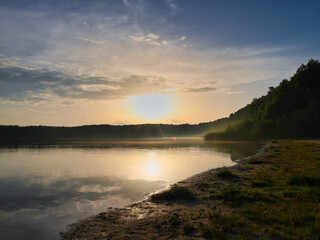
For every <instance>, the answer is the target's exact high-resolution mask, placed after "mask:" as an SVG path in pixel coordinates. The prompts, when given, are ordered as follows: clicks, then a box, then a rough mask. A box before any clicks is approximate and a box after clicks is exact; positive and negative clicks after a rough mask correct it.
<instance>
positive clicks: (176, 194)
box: [151, 185, 196, 202]
mask: <svg viewBox="0 0 320 240" xmlns="http://www.w3.org/2000/svg"><path fill="white" fill-rule="evenodd" d="M194 199H196V196H195V194H194V193H193V192H192V191H191V190H190V189H188V188H186V187H181V186H177V185H173V186H172V187H171V188H170V189H169V190H167V191H164V192H161V193H157V194H153V195H152V196H151V200H152V201H155V202H159V201H176V200H194Z"/></svg>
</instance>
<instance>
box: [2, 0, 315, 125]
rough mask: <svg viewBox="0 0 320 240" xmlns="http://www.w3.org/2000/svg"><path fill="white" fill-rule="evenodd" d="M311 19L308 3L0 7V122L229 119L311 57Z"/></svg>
mask: <svg viewBox="0 0 320 240" xmlns="http://www.w3.org/2000/svg"><path fill="white" fill-rule="evenodd" d="M319 10H320V3H319V2H317V1H309V2H308V3H307V4H306V3H302V2H300V1H281V2H280V3H279V2H277V1H268V2H255V1H248V2H246V3H245V4H244V3H239V2H238V1H230V2H223V3H222V2H215V1H201V2H194V1H179V0H160V1H145V0H122V1H115V0H108V1H102V0H95V1H90V2H86V1H81V0H72V1H68V2H66V1H63V0H58V1H51V0H41V1H40V0H39V1H31V0H30V1H29V0H27V1H15V2H12V1H2V2H1V3H0V22H1V24H0V30H1V32H2V34H1V37H0V116H1V117H0V125H18V126H38V125H42V126H83V125H103V124H106V125H116V126H121V125H140V124H174V125H180V124H191V125H193V124H199V123H207V122H212V121H215V120H218V119H221V118H225V117H228V116H229V115H230V114H231V113H234V112H235V111H237V110H238V109H240V108H242V107H245V106H246V105H247V104H249V103H251V101H252V100H253V99H254V98H259V97H261V96H263V95H265V94H266V93H267V92H268V87H271V86H273V87H276V86H278V85H279V83H280V82H281V81H282V80H283V79H289V78H290V77H291V76H292V75H293V74H294V73H295V70H296V69H297V68H298V67H299V66H300V65H301V64H302V63H306V62H307V61H308V60H309V59H310V58H314V59H319V56H320V46H319V44H318V42H317V39H319V37H320V30H319V29H317V28H316V27H314V26H317V23H320V16H319V14H318V12H319ZM297 12H298V13H299V14H296V13H297Z"/></svg>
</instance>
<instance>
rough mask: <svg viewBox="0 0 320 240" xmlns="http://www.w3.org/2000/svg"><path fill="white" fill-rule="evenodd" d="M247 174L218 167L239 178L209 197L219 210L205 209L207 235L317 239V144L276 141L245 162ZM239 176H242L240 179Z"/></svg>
mask: <svg viewBox="0 0 320 240" xmlns="http://www.w3.org/2000/svg"><path fill="white" fill-rule="evenodd" d="M249 164H252V165H251V166H253V170H251V172H245V171H243V172H234V171H233V172H231V171H230V170H229V171H227V170H225V169H223V171H221V174H220V176H219V175H218V177H219V178H220V179H221V180H223V179H228V178H232V175H233V174H237V176H238V177H239V178H242V179H245V182H242V183H238V182H232V183H228V182H227V183H226V184H224V185H223V187H221V188H220V189H219V190H217V189H216V191H217V193H216V194H215V196H216V197H217V199H219V200H220V201H222V202H221V204H222V206H223V207H222V208H221V209H223V210H220V211H218V212H215V213H210V215H209V217H208V219H209V221H208V223H207V224H205V226H204V228H203V234H204V236H205V237H206V238H207V239H288V240H289V239H320V188H319V186H320V161H319V145H317V144H304V143H302V142H292V141H280V140H279V141H276V142H273V146H272V147H271V148H270V151H269V152H268V153H266V154H265V155H264V156H263V157H261V158H259V159H253V160H250V161H249ZM244 176H245V177H244Z"/></svg>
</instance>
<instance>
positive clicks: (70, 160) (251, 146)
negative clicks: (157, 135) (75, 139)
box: [0, 139, 260, 239]
mask: <svg viewBox="0 0 320 240" xmlns="http://www.w3.org/2000/svg"><path fill="white" fill-rule="evenodd" d="M259 147H260V145H259V144H256V143H249V142H247V143H229V144H226V143H205V142H203V141H202V140H190V139H189V140H180V139H179V140H176V141H173V140H168V141H145V142H144V141H139V142H116V143H104V144H99V145H97V144H94V145H92V144H91V145H81V146H80V145H79V146H59V147H57V146H45V147H43V146H41V147H37V146H30V147H27V148H26V147H23V148H1V149H0V228H1V229H2V230H1V235H0V238H1V239H57V238H59V232H60V231H64V230H65V229H66V227H67V225H68V224H71V223H73V222H75V221H77V220H79V219H81V218H84V217H87V216H90V215H93V214H97V213H99V212H101V211H106V210H107V209H108V208H109V207H120V206H124V205H126V204H129V203H131V202H133V201H138V200H141V199H143V198H144V197H145V196H147V194H150V193H152V192H154V191H156V190H159V189H161V188H164V187H166V186H167V185H168V184H171V183H173V182H176V181H179V180H182V179H184V178H187V177H189V176H191V175H194V174H196V173H199V172H202V171H205V170H208V169H210V168H217V167H222V166H230V165H233V164H235V163H234V160H236V159H238V158H242V157H245V156H248V155H252V154H254V153H255V152H256V151H257V149H258V148H259Z"/></svg>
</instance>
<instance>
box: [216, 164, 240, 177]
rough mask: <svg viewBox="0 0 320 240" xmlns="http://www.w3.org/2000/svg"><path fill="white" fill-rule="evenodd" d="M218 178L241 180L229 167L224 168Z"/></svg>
mask: <svg viewBox="0 0 320 240" xmlns="http://www.w3.org/2000/svg"><path fill="white" fill-rule="evenodd" d="M217 176H218V177H219V178H223V179H229V178H239V177H238V176H237V175H235V174H233V173H232V172H231V171H230V170H229V169H228V168H227V167H223V168H222V169H221V170H220V171H219V172H218V173H217Z"/></svg>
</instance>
